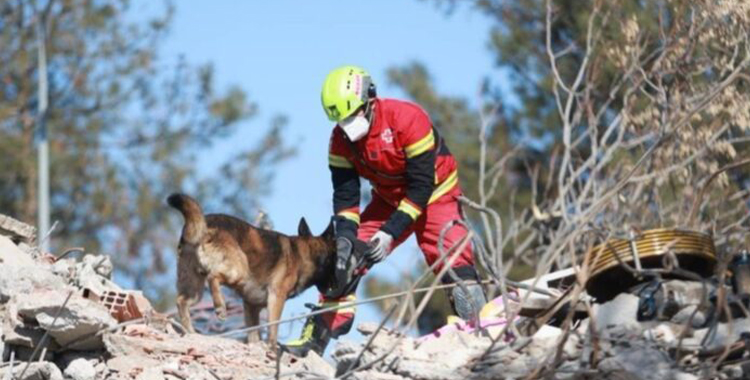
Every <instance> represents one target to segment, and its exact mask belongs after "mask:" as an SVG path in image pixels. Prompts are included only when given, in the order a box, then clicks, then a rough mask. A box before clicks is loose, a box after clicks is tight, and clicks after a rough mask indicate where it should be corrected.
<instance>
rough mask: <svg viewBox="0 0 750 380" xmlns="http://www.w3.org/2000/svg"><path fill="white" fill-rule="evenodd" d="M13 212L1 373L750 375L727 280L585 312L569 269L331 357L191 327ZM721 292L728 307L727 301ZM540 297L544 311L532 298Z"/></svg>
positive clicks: (749, 356)
mask: <svg viewBox="0 0 750 380" xmlns="http://www.w3.org/2000/svg"><path fill="white" fill-rule="evenodd" d="M9 220H10V219H8V218H7V217H5V219H3V216H2V215H0V260H2V263H0V337H2V339H1V340H0V353H2V356H1V357H0V360H1V361H0V379H1V380H5V379H6V378H10V376H11V374H12V375H13V376H15V378H16V379H17V378H19V377H20V374H21V372H22V371H23V369H24V368H26V366H27V364H28V363H31V364H30V365H29V366H28V369H27V370H26V372H25V373H24V376H23V377H22V379H55V380H57V379H63V378H65V379H72V380H100V379H129V380H132V379H143V380H152V379H153V380H186V379H212V380H217V379H219V380H232V379H248V378H276V377H279V378H290V379H300V378H320V379H326V378H333V377H341V378H347V379H375V380H402V379H427V380H429V379H444V380H452V379H473V380H482V379H498V378H514V379H518V378H549V379H575V380H582V379H594V378H619V379H632V380H640V379H671V380H692V379H704V378H716V379H734V378H750V318H746V316H745V314H742V313H741V312H744V311H745V310H747V309H748V308H750V305H748V302H747V299H746V298H743V297H740V296H735V295H734V294H733V293H732V290H731V288H730V287H729V286H725V287H724V288H722V287H721V286H720V285H717V284H718V281H715V280H709V281H682V280H664V279H658V280H656V279H655V280H652V279H649V281H650V282H648V283H644V284H641V285H639V286H635V287H633V288H631V289H628V290H625V291H622V292H621V293H620V294H619V295H617V296H616V297H613V298H612V299H611V300H609V301H607V302H600V303H597V302H596V300H594V299H592V298H590V297H589V296H584V297H583V298H581V302H579V303H578V304H576V305H572V306H571V305H569V299H567V298H565V297H567V295H566V294H571V292H565V291H564V289H560V288H556V287H557V286H570V284H573V283H574V281H572V282H571V281H569V278H570V277H571V276H572V274H574V272H573V271H571V270H566V271H562V272H561V273H556V274H550V275H548V276H547V277H545V278H544V279H543V281H533V282H527V284H534V283H536V285H535V287H538V288H542V289H544V290H545V291H544V294H545V295H544V296H540V295H538V294H527V293H524V292H527V291H528V290H522V289H514V290H511V291H510V292H508V295H509V297H510V298H509V299H508V300H507V302H504V301H503V300H502V299H495V300H493V301H492V302H490V304H489V306H488V307H492V308H493V309H492V310H489V309H488V310H483V313H480V316H481V318H482V320H481V321H480V323H478V324H476V323H474V322H467V321H460V320H459V321H458V322H452V324H453V325H454V326H455V328H443V329H441V330H439V333H436V334H429V335H428V336H425V337H420V338H416V337H412V336H409V335H404V334H403V333H400V332H398V331H396V330H394V329H391V328H389V327H388V326H386V327H385V328H379V324H377V323H363V324H360V325H359V326H357V329H358V330H359V332H360V333H361V334H362V335H364V336H365V339H364V341H362V340H360V341H358V342H353V341H350V340H347V338H346V337H344V338H342V339H341V340H340V341H338V342H337V343H336V344H335V346H334V347H333V350H332V352H331V355H330V358H329V357H325V358H321V357H320V356H318V355H316V354H315V353H310V354H309V355H308V356H307V357H305V358H296V357H293V356H290V355H288V354H283V353H282V354H278V356H277V355H276V354H275V353H272V352H271V351H269V349H268V347H267V346H266V344H265V343H262V342H261V343H254V344H245V343H243V342H240V341H237V340H233V339H227V338H221V337H218V336H206V335H199V334H183V333H182V330H181V329H175V328H174V327H173V326H172V324H171V320H170V319H169V318H168V317H167V316H166V315H163V314H160V313H158V312H155V311H154V310H153V309H152V307H151V304H150V303H149V301H148V300H147V299H146V298H145V297H144V296H143V294H142V293H141V292H139V291H130V290H123V289H121V288H120V287H119V286H118V285H117V284H116V283H114V282H113V281H112V261H111V259H110V258H109V256H106V255H90V254H87V255H84V256H83V257H78V259H76V256H72V257H65V258H62V259H59V260H58V259H56V258H54V257H52V256H50V255H42V254H39V253H38V252H37V251H35V249H34V248H33V244H34V243H33V242H34V239H35V236H34V235H33V233H30V231H29V229H28V228H25V227H22V226H21V227H19V226H20V225H19V224H17V223H16V222H17V221H13V222H9ZM7 226H9V227H7ZM562 284H568V285H562ZM719 290H721V291H719ZM718 294H728V301H727V303H726V304H727V305H728V307H724V308H720V307H717V299H718V297H719V296H717V295H718ZM68 295H70V299H69V300H68V301H67V303H66V302H65V300H66V298H67V297H68ZM526 295H529V296H530V297H529V299H530V300H531V301H530V302H531V305H530V306H529V305H526V304H523V305H522V304H520V302H521V300H522V299H525V298H527V297H526ZM732 297H733V298H732ZM63 304H64V305H63ZM506 306H508V307H509V309H510V312H511V313H514V314H515V313H516V312H517V313H518V315H514V316H513V318H510V316H509V314H510V313H508V312H507V311H506V308H505V307H506ZM552 307H559V308H558V309H557V310H552V311H550V308H552ZM738 313H739V314H738ZM542 316H544V318H542ZM566 316H570V319H566V318H567V317H566ZM506 318H507V321H506V320H505V319H506ZM537 318H539V319H537ZM493 321H494V322H493ZM540 321H541V322H540ZM495 322H496V323H495ZM450 326H451V324H447V325H446V326H445V327H450ZM501 333H502V335H501ZM493 337H494V338H495V339H493ZM497 338H500V339H497ZM368 341H369V344H368V345H367V346H366V347H365V344H366V342H368ZM11 358H12V360H13V361H14V364H13V365H10V363H9V361H10V360H11ZM277 371H278V372H277ZM6 375H7V377H6Z"/></svg>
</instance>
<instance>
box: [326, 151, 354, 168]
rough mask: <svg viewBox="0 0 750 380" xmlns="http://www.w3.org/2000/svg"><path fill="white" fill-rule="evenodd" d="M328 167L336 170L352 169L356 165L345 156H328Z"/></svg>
mask: <svg viewBox="0 0 750 380" xmlns="http://www.w3.org/2000/svg"><path fill="white" fill-rule="evenodd" d="M328 165H329V166H331V167H334V168H342V169H351V168H353V167H354V165H353V164H352V163H351V162H349V160H347V159H346V157H344V156H338V155H335V154H328Z"/></svg>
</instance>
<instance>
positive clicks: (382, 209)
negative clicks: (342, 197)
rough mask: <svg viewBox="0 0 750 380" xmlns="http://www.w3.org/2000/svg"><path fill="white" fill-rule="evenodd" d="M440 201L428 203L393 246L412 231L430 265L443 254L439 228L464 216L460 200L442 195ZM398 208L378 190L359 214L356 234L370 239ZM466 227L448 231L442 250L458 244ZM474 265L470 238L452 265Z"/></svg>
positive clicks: (435, 271) (436, 269)
mask: <svg viewBox="0 0 750 380" xmlns="http://www.w3.org/2000/svg"><path fill="white" fill-rule="evenodd" d="M443 198H444V199H439V200H438V201H437V202H435V203H432V204H429V205H427V207H426V209H425V211H424V212H423V213H422V215H420V217H419V219H417V220H416V221H415V222H414V223H412V225H411V227H410V228H409V229H408V230H406V231H404V233H403V234H402V235H401V236H398V237H397V238H396V239H395V240H394V242H393V246H392V247H391V252H393V250H394V249H396V247H398V246H399V245H400V244H401V243H403V242H404V241H405V240H406V239H407V238H408V237H409V235H411V234H412V232H413V233H414V234H415V235H416V236H417V244H419V249H420V250H422V253H423V254H424V258H425V260H426V261H427V265H428V266H431V265H432V264H433V263H435V261H436V260H437V259H439V258H440V250H439V249H438V240H439V237H440V231H441V230H442V229H443V227H445V226H446V225H447V224H448V223H450V222H452V221H455V220H461V213H460V206H459V204H458V200H457V199H455V198H453V197H447V196H446V197H443ZM395 210H396V208H395V207H394V206H391V205H390V204H388V203H386V202H385V201H384V200H383V199H382V198H380V197H379V196H378V195H377V194H375V193H373V196H372V202H370V204H369V205H367V207H366V208H365V211H364V212H362V215H361V216H360V225H359V231H358V232H357V238H359V239H360V240H362V241H364V242H368V241H369V240H370V238H371V237H372V235H374V234H375V233H376V232H378V230H379V229H380V227H382V226H383V224H384V223H385V222H386V220H388V217H390V216H391V214H392V213H393V211H395ZM466 234H467V231H466V228H464V227H463V226H461V225H454V226H452V227H451V228H450V229H449V230H448V232H446V234H445V238H444V239H443V251H444V252H446V253H448V250H449V249H450V248H451V247H453V246H454V245H456V244H457V243H458V242H459V241H461V239H462V238H463V237H464V236H466ZM467 265H468V266H474V255H473V252H472V248H471V242H469V243H467V244H466V246H465V248H464V249H463V251H462V252H461V253H460V254H459V256H458V257H457V258H456V259H455V260H454V261H453V265H452V267H454V268H456V267H462V266H467ZM441 268H442V263H440V264H438V265H437V266H436V267H435V268H434V273H436V274H437V273H438V272H440V269H441Z"/></svg>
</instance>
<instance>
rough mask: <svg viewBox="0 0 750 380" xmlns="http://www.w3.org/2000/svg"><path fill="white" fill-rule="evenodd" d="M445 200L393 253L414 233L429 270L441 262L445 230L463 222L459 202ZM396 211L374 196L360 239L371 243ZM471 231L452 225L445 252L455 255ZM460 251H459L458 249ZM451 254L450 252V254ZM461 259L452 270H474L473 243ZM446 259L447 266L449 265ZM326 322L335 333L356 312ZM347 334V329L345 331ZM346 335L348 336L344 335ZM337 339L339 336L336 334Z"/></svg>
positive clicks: (430, 209)
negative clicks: (470, 267)
mask: <svg viewBox="0 0 750 380" xmlns="http://www.w3.org/2000/svg"><path fill="white" fill-rule="evenodd" d="M443 198H444V199H440V200H438V201H437V202H435V203H432V204H429V205H428V206H427V208H426V209H425V211H424V212H423V213H422V215H420V217H419V219H417V220H416V221H415V222H414V223H412V225H411V227H410V228H409V229H408V230H406V231H404V233H403V234H402V235H401V236H399V237H398V238H397V239H395V240H394V243H393V246H392V247H391V252H393V250H394V249H395V248H396V247H398V246H399V244H401V243H403V242H404V241H405V240H406V239H407V238H408V237H409V235H411V234H412V233H414V234H416V236H417V243H418V244H419V248H420V249H421V250H422V253H423V254H424V258H425V260H426V261H427V265H428V266H432V264H433V263H435V261H437V260H438V259H439V258H440V255H441V252H440V250H439V249H438V240H439V237H440V232H441V231H442V229H443V228H444V227H445V226H446V225H447V224H449V223H450V222H452V221H455V220H461V213H460V206H459V204H458V200H457V199H455V198H453V197H448V196H445V197H443ZM395 209H396V208H395V207H394V206H391V205H390V204H388V203H386V202H385V201H384V200H383V199H382V198H380V197H379V196H378V195H377V194H375V193H373V197H372V202H370V204H369V205H367V207H366V208H365V211H364V212H363V213H362V214H361V215H360V225H359V230H358V233H357V238H359V239H360V240H362V241H365V242H367V241H369V240H370V237H372V235H374V234H375V233H376V232H377V231H378V230H379V229H380V227H381V226H382V225H383V224H384V223H385V222H386V220H388V217H390V216H391V213H393V211H394V210H395ZM467 233H468V231H467V230H466V228H464V227H463V226H462V225H453V226H452V227H450V229H449V230H448V231H447V232H446V234H445V238H444V239H443V251H444V252H445V253H446V254H448V255H452V254H453V251H452V250H450V249H451V248H452V247H453V246H454V245H456V244H457V243H458V242H459V241H461V239H462V238H463V237H464V236H466V234H467ZM456 248H457V247H456ZM449 250H450V251H449ZM456 254H457V255H458V256H457V257H456V258H455V259H454V260H453V263H452V265H451V267H453V268H458V267H462V266H472V267H473V266H474V255H473V251H472V246H471V242H469V243H467V244H466V245H465V247H464V249H463V250H462V251H461V252H460V253H456ZM448 260H449V259H446V261H444V262H448ZM442 267H443V263H440V264H438V265H436V266H435V268H433V272H434V273H435V274H437V273H439V272H440V270H441V268H442ZM353 301H354V298H353V297H352V296H347V297H342V298H340V299H326V298H325V297H323V296H322V295H321V297H320V304H321V305H324V306H325V307H330V306H334V305H336V304H342V305H343V304H344V303H346V302H353ZM323 318H324V319H325V320H326V322H327V323H328V324H329V326H330V328H331V329H332V330H333V331H336V330H338V329H339V327H341V326H345V325H347V323H348V324H349V326H350V325H351V323H350V321H351V320H352V319H353V318H354V308H346V309H340V311H338V312H335V311H334V312H332V313H324V314H323ZM344 330H346V331H348V328H346V329H344ZM343 333H345V332H343ZM334 335H338V334H336V333H334Z"/></svg>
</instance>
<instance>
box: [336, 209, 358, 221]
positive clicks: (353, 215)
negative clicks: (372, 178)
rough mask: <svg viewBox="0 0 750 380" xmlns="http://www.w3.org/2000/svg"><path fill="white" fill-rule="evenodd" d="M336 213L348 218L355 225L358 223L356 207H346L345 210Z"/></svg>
mask: <svg viewBox="0 0 750 380" xmlns="http://www.w3.org/2000/svg"><path fill="white" fill-rule="evenodd" d="M336 215H339V216H343V217H344V218H346V219H349V220H351V221H352V222H354V223H357V225H359V209H358V208H348V209H346V210H341V211H339V212H338V213H337V214H336Z"/></svg>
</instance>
